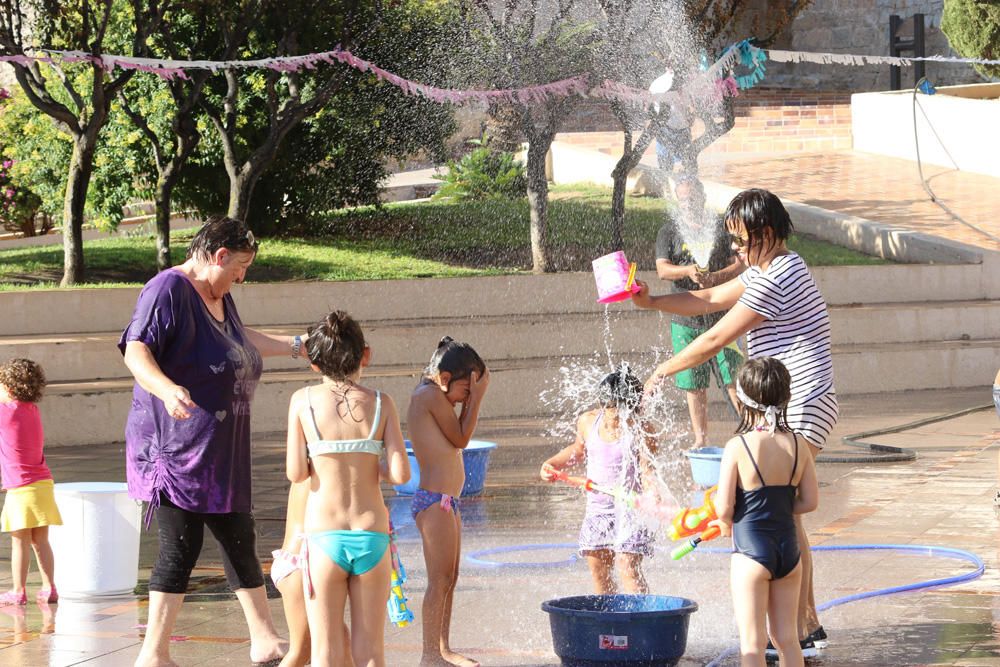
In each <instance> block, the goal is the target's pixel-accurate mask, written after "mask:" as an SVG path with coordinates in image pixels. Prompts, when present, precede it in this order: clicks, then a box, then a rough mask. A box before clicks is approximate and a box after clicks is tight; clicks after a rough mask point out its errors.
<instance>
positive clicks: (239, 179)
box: [226, 165, 258, 222]
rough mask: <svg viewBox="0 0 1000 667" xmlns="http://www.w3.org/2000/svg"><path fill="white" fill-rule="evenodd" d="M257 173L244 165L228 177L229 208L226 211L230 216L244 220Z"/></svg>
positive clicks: (255, 183)
mask: <svg viewBox="0 0 1000 667" xmlns="http://www.w3.org/2000/svg"><path fill="white" fill-rule="evenodd" d="M257 178H258V174H257V173H256V171H251V170H250V169H247V165H244V166H243V167H242V168H241V169H240V170H239V171H237V172H236V175H235V176H233V175H232V174H230V177H229V210H228V211H227V212H226V215H228V216H229V217H230V218H233V219H234V220H241V221H243V222H246V219H247V213H249V212H250V197H251V196H252V195H253V188H254V186H255V185H257Z"/></svg>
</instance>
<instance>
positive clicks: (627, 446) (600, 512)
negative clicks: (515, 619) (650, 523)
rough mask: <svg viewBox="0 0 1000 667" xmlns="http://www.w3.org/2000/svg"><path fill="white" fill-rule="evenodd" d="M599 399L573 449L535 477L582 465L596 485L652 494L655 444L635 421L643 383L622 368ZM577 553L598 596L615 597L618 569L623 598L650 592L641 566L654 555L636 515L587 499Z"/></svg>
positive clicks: (550, 477)
mask: <svg viewBox="0 0 1000 667" xmlns="http://www.w3.org/2000/svg"><path fill="white" fill-rule="evenodd" d="M597 399H598V403H600V407H598V408H596V409H593V410H589V411H587V412H584V413H583V414H581V415H580V416H579V418H578V419H577V423H576V440H574V442H573V444H571V445H569V446H568V447H565V448H564V449H562V450H561V451H560V452H559V453H557V454H556V455H555V456H552V457H550V458H549V459H547V460H546V461H545V463H543V464H542V469H541V471H540V473H539V475H540V476H541V478H542V479H543V480H545V481H548V482H552V481H555V480H556V479H557V478H558V473H560V472H562V471H564V470H566V469H568V468H572V467H573V466H574V465H577V464H579V463H581V462H583V461H586V465H587V478H588V479H591V480H593V481H595V482H597V483H598V484H599V485H602V486H606V487H609V488H622V490H623V491H626V492H630V493H636V494H638V493H640V492H641V491H642V490H643V488H644V487H645V488H646V489H655V484H653V483H652V462H651V460H650V456H651V455H652V454H653V453H655V451H656V443H655V441H654V440H653V438H652V437H650V436H649V435H648V431H647V429H646V426H645V424H644V423H643V422H641V421H640V420H639V419H637V418H636V413H637V411H638V410H639V408H640V406H641V403H642V382H640V381H639V378H637V377H636V376H635V374H634V373H632V371H631V370H630V369H629V367H628V365H627V364H622V366H621V367H620V368H619V369H618V370H616V371H614V372H613V373H609V374H608V375H607V376H605V377H604V379H602V380H601V382H600V384H598V385H597ZM637 436H638V437H637ZM654 504H658V503H656V502H655V501H654ZM579 549H580V555H581V556H583V557H584V558H586V559H587V565H588V566H589V567H590V575H591V578H592V579H593V582H594V591H595V592H596V593H597V594H598V595H608V594H614V593H617V592H618V584H617V583H616V582H615V569H616V567H615V566H616V565H617V570H618V578H619V579H620V581H621V585H622V589H624V591H625V592H626V593H640V594H644V593H648V592H649V585H648V584H647V583H646V576H645V574H644V573H643V570H642V561H643V558H644V557H646V556H651V555H653V536H652V534H651V533H650V531H649V530H648V529H647V528H646V527H645V526H644V525H643V523H642V521H641V520H640V518H639V517H638V516H637V515H636V513H635V511H634V510H632V509H630V508H627V507H622V506H620V504H618V503H616V502H615V499H614V498H613V497H611V496H609V495H605V494H603V493H588V494H587V511H586V514H585V515H584V518H583V524H582V525H581V526H580V547H579Z"/></svg>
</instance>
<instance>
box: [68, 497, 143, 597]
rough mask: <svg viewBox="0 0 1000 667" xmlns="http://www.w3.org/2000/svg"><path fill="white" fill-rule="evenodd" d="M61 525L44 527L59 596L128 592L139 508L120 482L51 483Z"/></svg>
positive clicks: (134, 578) (134, 571) (135, 565)
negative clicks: (49, 543)
mask: <svg viewBox="0 0 1000 667" xmlns="http://www.w3.org/2000/svg"><path fill="white" fill-rule="evenodd" d="M55 496H56V504H58V505H59V513H60V514H61V515H62V519H63V525H61V526H52V528H50V529H49V541H50V542H51V543H52V552H53V555H54V556H55V565H56V588H57V589H58V590H59V595H60V597H66V598H82V597H91V596H98V595H123V594H127V593H131V592H132V591H133V589H135V586H136V584H137V583H138V580H139V532H140V529H141V525H142V516H141V506H140V504H139V503H137V502H136V501H134V500H132V499H131V498H129V497H128V487H127V486H126V485H125V484H124V483H119V482H71V483H67V484H56V485H55Z"/></svg>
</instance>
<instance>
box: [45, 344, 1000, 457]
mask: <svg viewBox="0 0 1000 667" xmlns="http://www.w3.org/2000/svg"><path fill="white" fill-rule="evenodd" d="M640 349H644V350H648V349H649V348H648V345H647V347H645V348H640ZM833 354H834V373H835V377H836V384H837V390H838V392H839V393H841V394H872V393H884V392H897V391H907V390H914V389H937V388H945V387H949V388H959V387H975V386H982V385H985V384H988V383H989V382H990V381H991V380H992V378H993V374H994V373H995V369H996V368H997V367H1000V340H996V339H987V340H975V341H961V340H959V341H935V342H909V343H899V342H892V343H880V344H864V345H836V346H834V349H833ZM488 358H489V357H488ZM613 358H614V359H615V360H616V361H617V360H619V359H622V358H625V359H628V360H629V361H630V362H631V363H632V364H633V365H634V366H635V367H636V368H637V369H638V370H639V372H640V374H643V375H645V374H646V373H648V369H650V368H651V367H652V366H653V364H654V362H655V358H654V355H653V354H651V353H650V352H648V351H646V352H639V353H630V354H616V355H614V356H613ZM489 359H490V369H491V373H492V380H491V384H490V390H489V395H488V399H487V400H486V401H485V403H484V406H483V412H482V414H483V416H484V417H494V418H495V417H519V416H538V415H546V414H551V413H552V412H553V411H554V409H555V408H554V406H553V405H551V404H548V403H546V402H545V401H544V400H542V399H540V396H541V395H542V394H543V393H544V392H549V393H551V392H554V391H556V390H557V389H558V387H559V382H560V379H561V378H562V377H563V375H564V371H563V369H571V372H572V369H577V368H591V367H595V368H607V367H608V361H607V357H606V356H605V355H604V353H603V352H595V353H591V354H587V355H575V356H574V355H566V356H551V357H550V356H546V357H530V358H521V359H512V358H509V359H498V358H489ZM420 373H421V366H420V365H413V364H400V365H376V366H373V367H370V368H369V369H368V371H367V372H366V374H365V384H366V385H367V386H371V387H373V388H376V389H381V390H383V391H385V392H387V393H388V394H389V395H391V396H392V397H393V398H394V399H395V401H396V404H397V406H398V408H399V410H400V414H401V416H402V418H403V420H404V421H405V416H406V408H407V405H408V400H409V394H410V392H411V391H412V390H413V388H414V386H415V385H416V384H417V382H418V381H419V377H420ZM316 381H317V376H316V375H315V374H314V373H311V372H307V371H292V370H268V371H266V372H265V373H264V375H263V376H262V378H261V382H260V384H259V385H258V388H257V393H256V395H255V398H254V403H253V429H254V431H255V432H273V431H280V430H282V429H284V427H285V423H286V419H287V417H286V414H287V406H288V400H289V398H290V396H291V394H292V392H294V391H295V390H296V389H298V388H299V387H303V386H306V385H308V384H310V383H314V382H316ZM131 391H132V381H131V380H130V379H127V378H118V379H106V380H91V381H85V382H54V383H52V384H50V385H49V387H48V389H47V392H46V396H45V399H44V401H43V407H42V415H43V419H44V421H45V432H46V440H47V442H49V443H51V444H53V445H55V444H60V445H67V444H93V443H102V442H114V441H118V440H121V438H122V431H123V426H124V423H125V417H126V414H127V411H128V408H129V404H130V395H131ZM713 391H714V390H713ZM984 400H985V399H984Z"/></svg>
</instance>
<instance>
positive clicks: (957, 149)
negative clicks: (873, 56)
mask: <svg viewBox="0 0 1000 667" xmlns="http://www.w3.org/2000/svg"><path fill="white" fill-rule="evenodd" d="M963 89H964V90H963ZM969 89H972V91H973V92H975V93H976V94H992V99H976V98H971V97H959V96H957V95H949V94H948V92H949V91H950V90H952V91H956V92H967V91H969ZM998 97H1000V84H979V85H975V86H949V87H944V88H938V93H937V94H936V95H923V94H918V95H917V103H918V105H919V106H918V107H917V115H916V128H917V137H918V138H919V145H920V159H921V160H922V161H923V162H925V163H929V164H936V165H941V166H945V167H951V166H953V165H952V161H951V158H954V160H955V163H957V165H958V168H959V169H961V170H962V171H971V172H976V173H980V174H987V175H989V176H1000V131H998V130H997V128H1000V99H997V98H998ZM921 109H923V112H921ZM924 113H926V116H925V115H924ZM851 122H852V132H853V135H854V150H858V151H864V152H867V153H878V154H880V155H889V156H892V157H899V158H904V159H907V160H916V159H917V150H916V142H915V140H914V131H913V128H914V119H913V93H912V91H898V92H891V93H890V92H886V93H860V94H856V95H852V96H851ZM935 132H936V134H937V136H935ZM949 154H950V157H949Z"/></svg>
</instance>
